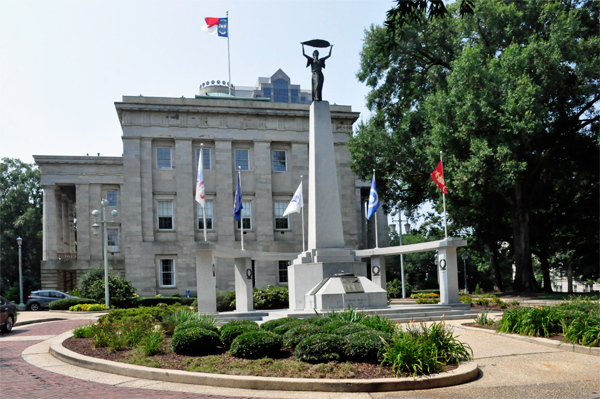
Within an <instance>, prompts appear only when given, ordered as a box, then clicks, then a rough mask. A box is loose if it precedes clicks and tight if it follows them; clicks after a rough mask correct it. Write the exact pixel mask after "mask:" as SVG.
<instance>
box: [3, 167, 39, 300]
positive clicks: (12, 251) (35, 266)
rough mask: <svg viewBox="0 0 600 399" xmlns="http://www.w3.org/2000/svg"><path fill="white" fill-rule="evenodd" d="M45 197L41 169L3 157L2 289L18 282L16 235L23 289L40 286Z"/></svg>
mask: <svg viewBox="0 0 600 399" xmlns="http://www.w3.org/2000/svg"><path fill="white" fill-rule="evenodd" d="M42 199H43V195H42V189H41V187H40V171H39V169H37V167H36V166H35V165H32V164H27V163H24V162H22V161H21V160H19V159H12V158H3V159H2V162H0V215H1V218H0V228H1V231H0V240H1V245H2V251H0V265H1V266H2V280H1V285H2V289H3V291H5V290H7V289H8V288H9V287H13V286H15V284H18V282H19V254H18V246H17V237H21V238H22V239H23V244H22V248H21V255H22V262H23V277H24V288H23V289H24V291H27V290H28V288H37V287H39V281H40V261H41V260H42ZM17 292H18V291H17ZM5 293H6V292H5ZM25 294H26V292H25ZM17 295H18V294H17ZM11 299H13V300H15V299H18V298H11Z"/></svg>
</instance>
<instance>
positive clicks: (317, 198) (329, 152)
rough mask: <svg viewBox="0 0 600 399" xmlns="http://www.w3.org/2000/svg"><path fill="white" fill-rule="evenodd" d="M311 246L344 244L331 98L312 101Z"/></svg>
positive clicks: (310, 150) (309, 191)
mask: <svg viewBox="0 0 600 399" xmlns="http://www.w3.org/2000/svg"><path fill="white" fill-rule="evenodd" d="M309 140H310V148H309V171H310V173H309V183H308V184H309V190H308V195H309V197H308V198H309V199H308V248H307V249H308V250H313V249H320V248H344V232H343V229H342V212H341V209H340V194H339V190H338V176H337V168H336V164H335V151H334V148H333V132H332V128H331V113H330V111H329V103H328V102H327V101H315V102H313V103H312V104H311V105H310V131H309Z"/></svg>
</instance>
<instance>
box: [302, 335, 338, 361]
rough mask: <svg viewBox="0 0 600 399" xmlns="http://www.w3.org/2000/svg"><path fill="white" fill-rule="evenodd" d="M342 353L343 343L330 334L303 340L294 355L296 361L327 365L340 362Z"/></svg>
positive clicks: (312, 336)
mask: <svg viewBox="0 0 600 399" xmlns="http://www.w3.org/2000/svg"><path fill="white" fill-rule="evenodd" d="M343 353H344V341H343V340H342V338H341V337H339V336H337V335H332V334H314V335H311V336H310V337H307V338H305V339H303V340H302V341H301V342H300V343H299V344H298V345H296V350H295V351H294V355H295V356H296V359H298V360H300V361H302V362H307V363H328V362H331V361H337V360H340V359H341V358H342V356H343Z"/></svg>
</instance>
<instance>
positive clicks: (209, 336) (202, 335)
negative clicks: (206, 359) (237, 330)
mask: <svg viewBox="0 0 600 399" xmlns="http://www.w3.org/2000/svg"><path fill="white" fill-rule="evenodd" d="M220 344H221V341H220V339H219V336H218V335H217V334H216V333H215V332H214V331H209V330H205V329H204V328H198V327H192V328H187V329H183V330H179V331H178V330H175V333H174V334H173V339H172V340H171V347H172V348H173V351H174V352H175V353H178V354H180V355H187V356H201V355H206V354H208V353H211V352H214V350H215V348H216V347H217V346H219V345H220Z"/></svg>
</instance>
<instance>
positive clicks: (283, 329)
mask: <svg viewBox="0 0 600 399" xmlns="http://www.w3.org/2000/svg"><path fill="white" fill-rule="evenodd" d="M301 325H305V324H304V323H302V322H301V321H299V320H298V321H293V320H289V321H288V322H287V323H283V324H281V325H279V326H277V327H275V328H274V329H273V332H274V333H275V334H277V335H284V334H285V333H287V332H288V331H289V330H291V329H292V328H294V327H297V326H301Z"/></svg>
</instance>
